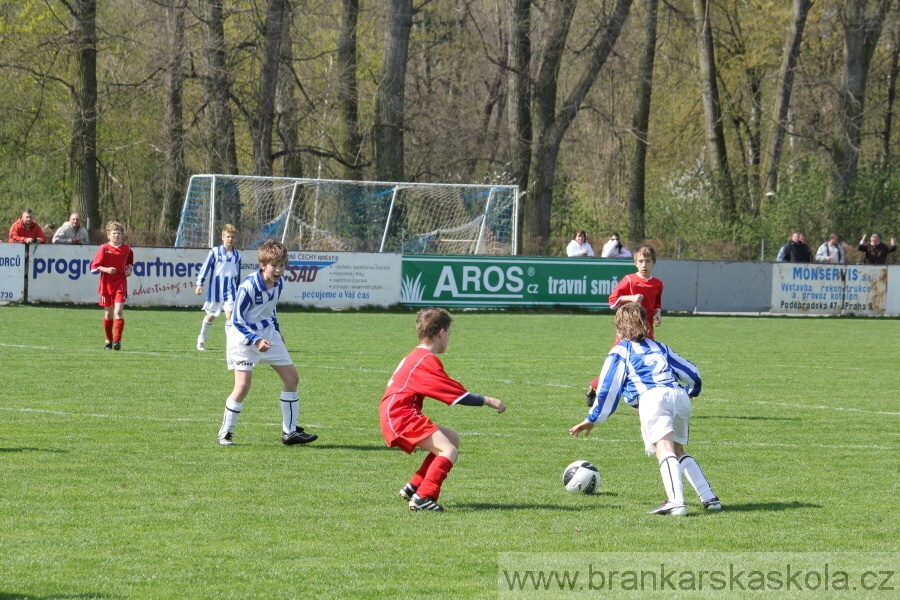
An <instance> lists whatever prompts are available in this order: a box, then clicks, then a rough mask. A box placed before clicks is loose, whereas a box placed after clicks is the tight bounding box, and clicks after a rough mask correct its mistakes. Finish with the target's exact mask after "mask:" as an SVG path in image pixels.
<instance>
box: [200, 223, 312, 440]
mask: <svg viewBox="0 0 900 600" xmlns="http://www.w3.org/2000/svg"><path fill="white" fill-rule="evenodd" d="M258 255H259V271H257V272H256V273H254V274H253V275H250V276H248V277H247V278H246V279H245V280H244V282H243V283H241V285H240V286H239V287H238V291H237V298H236V299H235V303H234V312H233V313H232V316H233V318H232V322H233V326H232V327H230V328H229V329H227V330H226V333H227V335H228V339H227V343H228V356H229V365H228V368H229V369H233V370H234V390H232V392H231V395H230V396H228V398H227V399H226V400H225V416H224V417H223V419H222V427H221V428H220V429H219V434H218V436H217V438H216V440H217V443H218V444H219V445H220V446H231V445H233V444H234V440H233V437H234V426H235V425H236V424H237V420H238V417H239V416H240V414H241V408H242V407H243V406H244V404H243V403H244V398H246V397H247V394H248V393H249V392H250V383H251V380H252V377H253V367H254V366H256V365H257V364H258V363H263V364H268V365H272V368H273V369H275V372H276V373H278V376H279V377H281V381H282V386H281V418H282V420H281V443H282V444H284V445H286V446H293V445H294V444H308V443H309V442H313V441H315V440H316V439H318V437H319V436H317V435H314V434H309V433H305V432H304V431H303V428H302V427H297V416H298V414H299V412H300V398H299V396H298V395H297V387H298V385H299V383H300V375H299V374H298V373H297V369H296V368H295V367H294V361H293V360H291V355H290V354H288V350H287V347H286V346H285V345H284V336H283V335H281V329H280V328H279V326H278V319H277V318H276V316H275V307H276V305H277V304H278V298H279V297H281V291H282V290H283V289H284V279H282V277H281V276H282V275H283V274H284V269H285V267H286V266H287V249H286V248H285V247H284V245H282V244H280V243H278V242H273V241H272V240H267V241H266V243H264V244H263V245H262V246H260V247H259V251H258Z"/></svg>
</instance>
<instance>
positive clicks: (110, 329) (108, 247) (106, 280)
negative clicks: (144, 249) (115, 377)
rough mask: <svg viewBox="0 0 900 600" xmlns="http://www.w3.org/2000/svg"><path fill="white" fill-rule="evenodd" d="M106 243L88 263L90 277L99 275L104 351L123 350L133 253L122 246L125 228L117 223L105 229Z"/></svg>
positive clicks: (125, 246)
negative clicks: (94, 274) (89, 264)
mask: <svg viewBox="0 0 900 600" xmlns="http://www.w3.org/2000/svg"><path fill="white" fill-rule="evenodd" d="M106 236H107V237H108V238H109V241H108V242H107V243H105V244H103V245H102V246H100V247H99V248H97V253H96V254H95V255H94V259H93V260H92V261H91V273H100V287H99V288H98V290H97V291H98V292H99V293H100V306H102V307H103V331H104V333H105V334H106V345H105V346H103V349H104V350H121V349H122V332H123V331H124V330H125V315H124V311H125V302H127V301H128V281H127V279H126V278H127V277H131V269H132V267H133V265H134V253H133V252H132V251H131V248H129V247H128V245H127V244H123V243H122V238H124V237H125V228H124V227H122V224H121V223H119V222H117V221H110V222H109V223H107V225H106Z"/></svg>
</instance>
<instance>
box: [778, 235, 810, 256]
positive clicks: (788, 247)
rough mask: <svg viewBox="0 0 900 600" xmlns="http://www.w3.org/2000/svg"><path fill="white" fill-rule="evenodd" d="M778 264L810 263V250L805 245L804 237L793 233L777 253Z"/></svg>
mask: <svg viewBox="0 0 900 600" xmlns="http://www.w3.org/2000/svg"><path fill="white" fill-rule="evenodd" d="M775 260H776V261H778V262H795V263H808V262H812V260H813V255H812V250H810V249H809V246H807V245H806V237H805V236H804V235H803V234H802V233H800V232H799V231H795V232H794V234H793V235H792V236H791V239H790V240H788V243H787V244H785V245H784V246H783V247H782V248H781V250H780V251H779V252H778V258H776V259H775Z"/></svg>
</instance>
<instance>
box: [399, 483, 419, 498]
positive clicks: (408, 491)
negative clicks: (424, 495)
mask: <svg viewBox="0 0 900 600" xmlns="http://www.w3.org/2000/svg"><path fill="white" fill-rule="evenodd" d="M417 489H419V488H418V487H416V486H414V485H413V484H411V483H407V484H406V485H404V486H403V487H402V488H400V497H401V498H403V499H404V500H412V499H413V496H414V495H415V493H416V490H417Z"/></svg>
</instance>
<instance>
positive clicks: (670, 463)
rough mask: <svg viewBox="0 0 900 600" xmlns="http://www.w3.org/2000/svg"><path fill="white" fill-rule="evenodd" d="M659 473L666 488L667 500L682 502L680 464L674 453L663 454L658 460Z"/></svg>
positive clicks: (676, 502)
mask: <svg viewBox="0 0 900 600" xmlns="http://www.w3.org/2000/svg"><path fill="white" fill-rule="evenodd" d="M659 474H660V475H661V476H662V480H663V486H664V487H665V488H666V496H668V498H669V502H674V503H675V504H684V484H683V483H681V465H680V464H678V459H677V458H675V455H674V454H669V455H668V456H664V457H663V458H662V460H661V461H659Z"/></svg>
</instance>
